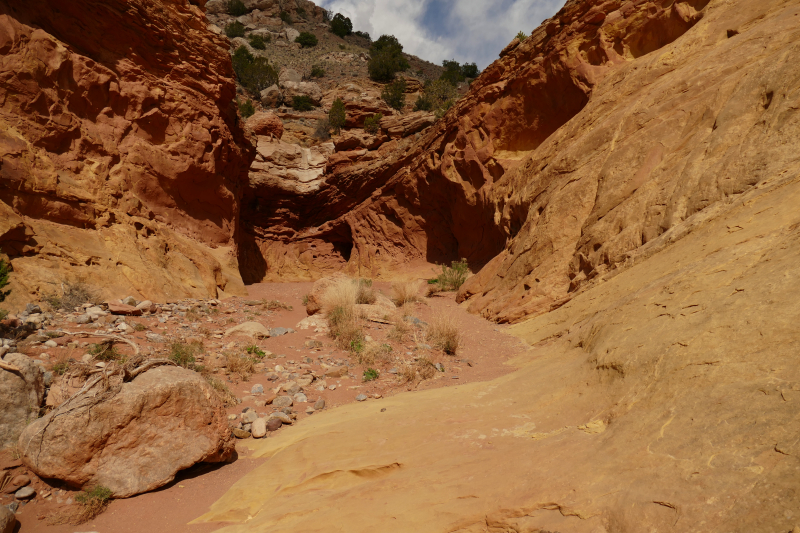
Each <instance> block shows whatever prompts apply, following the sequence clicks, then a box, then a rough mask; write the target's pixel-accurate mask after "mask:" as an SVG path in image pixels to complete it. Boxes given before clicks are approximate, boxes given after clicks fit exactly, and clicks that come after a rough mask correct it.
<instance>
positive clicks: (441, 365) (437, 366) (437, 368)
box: [433, 363, 444, 372]
mask: <svg viewBox="0 0 800 533" xmlns="http://www.w3.org/2000/svg"><path fill="white" fill-rule="evenodd" d="M433 366H434V367H436V370H438V371H439V372H444V365H443V364H442V363H436V364H435V365H433Z"/></svg>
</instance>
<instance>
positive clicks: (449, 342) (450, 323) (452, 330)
mask: <svg viewBox="0 0 800 533" xmlns="http://www.w3.org/2000/svg"><path fill="white" fill-rule="evenodd" d="M427 336H428V340H430V342H431V344H432V345H434V346H436V347H437V348H439V349H440V350H442V351H443V352H444V353H446V354H448V355H455V353H456V351H458V345H459V344H460V343H461V332H460V331H459V330H458V326H457V325H456V320H455V318H454V317H453V316H452V315H439V316H436V317H434V318H433V320H431V323H430V324H429V325H428V331H427Z"/></svg>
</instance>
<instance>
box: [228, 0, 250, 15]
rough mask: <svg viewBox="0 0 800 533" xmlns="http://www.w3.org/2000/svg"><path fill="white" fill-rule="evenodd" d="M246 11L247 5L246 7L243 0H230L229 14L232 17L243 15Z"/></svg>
mask: <svg viewBox="0 0 800 533" xmlns="http://www.w3.org/2000/svg"><path fill="white" fill-rule="evenodd" d="M246 13H247V7H245V5H244V2H242V0H228V15H230V16H232V17H241V16H242V15H244V14H246Z"/></svg>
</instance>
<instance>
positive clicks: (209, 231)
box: [0, 0, 252, 304]
mask: <svg viewBox="0 0 800 533" xmlns="http://www.w3.org/2000/svg"><path fill="white" fill-rule="evenodd" d="M197 4H200V5H197ZM202 4H204V2H197V1H195V2H194V3H190V2H189V1H188V0H147V1H144V0H88V1H80V2H79V1H72V0H67V1H61V0H60V1H56V0H28V1H26V2H14V1H2V2H0V158H1V160H2V166H0V213H2V215H0V251H2V253H3V254H6V255H8V256H9V257H10V259H11V262H12V264H13V267H14V275H13V276H12V280H13V283H14V285H12V288H13V289H14V290H13V291H12V299H18V300H20V301H23V300H25V299H26V298H28V295H27V294H26V293H32V294H33V295H37V294H38V295H41V294H43V293H46V292H50V291H53V290H55V289H57V288H58V287H59V285H60V283H61V282H62V281H76V280H82V281H85V282H87V283H89V284H91V285H94V286H96V287H102V288H104V289H105V290H106V292H107V293H109V295H116V296H119V295H120V294H128V293H131V294H139V295H141V296H146V297H148V298H166V297H180V296H189V295H193V296H216V295H217V294H218V293H220V292H223V293H228V294H229V293H238V292H241V291H242V290H243V285H242V281H241V278H240V276H239V272H238V265H237V262H236V251H235V241H234V237H235V231H236V227H237V221H238V212H239V202H240V194H241V185H240V183H241V181H242V178H243V176H244V175H245V172H246V169H247V166H248V165H249V161H250V160H251V158H252V154H251V153H250V150H251V148H250V146H249V144H248V143H247V142H245V141H244V138H243V134H242V132H241V129H240V127H239V125H238V124H237V118H236V112H235V108H234V106H233V104H232V100H233V97H234V94H235V86H234V83H233V79H232V78H233V72H232V69H231V64H230V59H229V57H228V51H227V42H226V41H225V39H224V38H220V37H219V36H217V35H215V34H214V33H212V32H210V31H208V30H207V27H206V21H205V15H204V13H203V11H202ZM12 304H13V300H12Z"/></svg>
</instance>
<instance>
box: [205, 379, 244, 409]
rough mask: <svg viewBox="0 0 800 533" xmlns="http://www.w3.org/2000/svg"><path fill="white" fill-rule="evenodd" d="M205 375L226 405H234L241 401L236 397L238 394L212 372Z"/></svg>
mask: <svg viewBox="0 0 800 533" xmlns="http://www.w3.org/2000/svg"><path fill="white" fill-rule="evenodd" d="M203 377H204V378H205V380H206V381H207V382H208V384H209V385H211V388H212V389H214V392H216V393H217V396H219V398H220V400H222V403H224V404H225V405H226V406H229V407H232V406H234V405H236V404H238V403H239V400H238V399H237V398H236V395H235V394H233V393H232V392H231V390H230V389H229V388H228V386H227V385H226V384H225V383H224V382H223V381H222V380H221V379H219V378H216V377H214V376H212V375H210V374H204V375H203Z"/></svg>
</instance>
